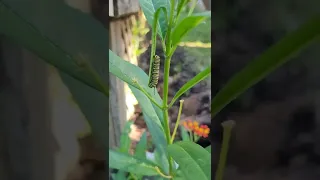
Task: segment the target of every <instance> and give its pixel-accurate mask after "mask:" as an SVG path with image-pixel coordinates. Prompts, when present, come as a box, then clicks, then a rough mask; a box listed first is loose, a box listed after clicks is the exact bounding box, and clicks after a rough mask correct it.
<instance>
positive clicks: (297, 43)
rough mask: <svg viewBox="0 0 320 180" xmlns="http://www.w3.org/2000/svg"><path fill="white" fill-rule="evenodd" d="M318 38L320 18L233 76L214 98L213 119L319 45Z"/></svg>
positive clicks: (292, 33) (288, 36)
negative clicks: (299, 55) (250, 90)
mask: <svg viewBox="0 0 320 180" xmlns="http://www.w3.org/2000/svg"><path fill="white" fill-rule="evenodd" d="M319 35H320V16H317V17H315V18H312V19H311V20H310V21H308V22H307V23H305V24H303V25H302V26H300V27H299V28H298V29H297V30H295V31H294V32H291V33H290V34H288V35H287V36H285V37H284V38H283V39H281V40H280V41H279V42H278V43H276V44H275V45H273V46H272V47H271V48H269V49H268V50H266V51H265V52H264V53H262V54H261V55H260V56H258V57H257V58H256V59H254V60H253V61H252V62H250V63H249V64H248V65H247V66H246V67H245V68H244V69H243V70H242V71H240V72H239V73H237V74H236V75H235V76H233V78H231V79H230V80H229V82H228V83H227V84H226V85H225V86H224V87H223V89H221V90H220V92H219V93H218V94H217V95H216V96H215V97H214V99H213V100H212V103H211V113H212V117H214V116H215V115H216V114H217V113H218V112H220V110H221V109H223V108H224V107H225V106H226V105H227V104H228V103H230V102H231V101H232V100H234V99H236V98H237V97H238V96H239V95H240V94H241V93H243V92H244V91H245V90H247V89H248V88H249V87H251V86H253V85H254V84H256V83H257V82H259V81H260V80H262V79H263V78H264V77H266V76H267V75H268V74H269V73H271V72H272V71H274V70H275V69H277V68H278V67H280V66H281V65H283V64H284V63H286V62H287V61H288V60H290V59H292V57H294V56H295V55H297V54H298V53H299V52H300V51H302V50H303V49H304V48H306V47H307V46H308V45H310V44H311V43H312V42H315V41H316V40H317V42H319Z"/></svg>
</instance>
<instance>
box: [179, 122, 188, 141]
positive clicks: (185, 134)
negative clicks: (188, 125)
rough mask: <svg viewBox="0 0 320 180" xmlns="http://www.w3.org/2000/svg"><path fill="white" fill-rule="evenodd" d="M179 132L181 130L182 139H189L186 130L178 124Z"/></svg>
mask: <svg viewBox="0 0 320 180" xmlns="http://www.w3.org/2000/svg"><path fill="white" fill-rule="evenodd" d="M180 132H181V137H182V141H190V136H189V134H188V131H187V130H186V129H185V128H184V127H182V126H180Z"/></svg>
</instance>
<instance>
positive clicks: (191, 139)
mask: <svg viewBox="0 0 320 180" xmlns="http://www.w3.org/2000/svg"><path fill="white" fill-rule="evenodd" d="M189 132H190V134H189V138H190V141H191V142H193V134H192V131H189Z"/></svg>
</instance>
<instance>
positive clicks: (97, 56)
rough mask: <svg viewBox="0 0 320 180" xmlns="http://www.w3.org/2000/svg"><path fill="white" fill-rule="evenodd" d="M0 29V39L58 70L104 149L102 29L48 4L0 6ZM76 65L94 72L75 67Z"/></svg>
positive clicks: (14, 1) (7, 2)
mask: <svg viewBox="0 0 320 180" xmlns="http://www.w3.org/2000/svg"><path fill="white" fill-rule="evenodd" d="M0 24H1V26H0V34H3V35H5V36H7V37H8V38H9V39H11V40H13V41H15V42H16V43H17V44H20V45H22V46H23V47H25V48H26V49H27V50H29V51H31V52H33V53H34V54H35V55H37V56H38V57H40V58H41V59H43V60H44V61H46V62H47V63H49V64H51V65H53V66H55V67H56V68H58V69H59V70H60V75H61V78H62V80H63V82H64V83H65V84H66V85H67V87H68V88H69V90H70V92H71V93H72V95H73V98H74V99H75V101H76V102H77V104H78V105H79V107H80V109H81V111H82V112H83V114H84V115H85V117H86V118H87V120H88V121H89V124H90V126H91V128H92V132H93V133H94V135H95V136H96V137H98V139H99V140H100V142H102V143H103V145H104V147H108V146H109V144H108V139H109V137H108V133H106V132H107V127H108V121H106V120H107V119H108V117H109V116H108V110H107V109H108V102H109V99H108V97H106V95H108V88H107V85H108V82H109V79H108V76H109V73H108V70H107V68H108V64H107V58H108V53H107V52H106V50H105V47H108V43H109V42H108V36H109V34H108V32H107V31H106V29H105V28H104V27H103V26H102V25H101V24H100V23H99V22H97V21H96V20H95V19H93V18H92V17H91V16H89V15H87V14H85V13H82V12H81V11H79V10H76V9H74V8H71V7H70V6H67V5H66V4H64V3H61V2H59V1H49V0H48V1H47V0H2V1H0ZM79 59H83V60H84V61H86V60H87V61H86V62H87V63H88V64H90V65H91V66H92V68H93V69H94V71H92V70H88V69H85V68H83V67H81V66H79V64H77V63H76V62H77V60H79ZM97 77H98V78H97ZM101 82H102V84H103V87H102V86H101ZM97 90H98V91H97Z"/></svg>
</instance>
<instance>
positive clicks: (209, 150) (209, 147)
mask: <svg viewBox="0 0 320 180" xmlns="http://www.w3.org/2000/svg"><path fill="white" fill-rule="evenodd" d="M206 150H207V151H208V152H209V153H211V145H210V146H208V147H206Z"/></svg>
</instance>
